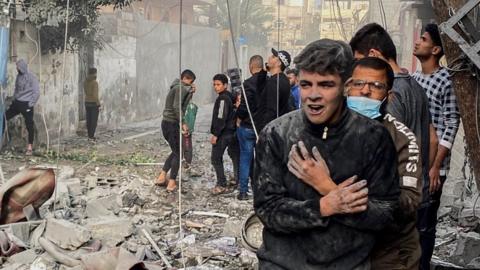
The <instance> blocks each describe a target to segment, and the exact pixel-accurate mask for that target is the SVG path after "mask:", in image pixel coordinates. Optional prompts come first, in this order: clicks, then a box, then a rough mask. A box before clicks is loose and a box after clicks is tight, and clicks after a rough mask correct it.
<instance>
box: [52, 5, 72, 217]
mask: <svg viewBox="0 0 480 270" xmlns="http://www.w3.org/2000/svg"><path fill="white" fill-rule="evenodd" d="M69 12H70V0H67V13H66V16H65V40H64V43H63V65H62V66H63V67H62V89H61V90H62V93H61V99H60V123H59V125H58V143H57V161H56V167H57V169H58V162H59V160H60V144H61V138H62V120H63V95H64V91H65V67H66V61H67V41H68V17H69ZM57 181H58V179H57V177H55V192H54V193H55V194H54V199H53V212H54V213H55V210H56V209H57V208H56V207H57V189H58V186H57V184H58V182H57Z"/></svg>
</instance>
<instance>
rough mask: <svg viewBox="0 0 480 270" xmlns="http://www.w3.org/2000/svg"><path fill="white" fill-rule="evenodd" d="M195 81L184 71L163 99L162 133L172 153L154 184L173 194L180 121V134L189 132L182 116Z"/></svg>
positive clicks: (193, 76) (178, 157)
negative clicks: (165, 186) (164, 187)
mask: <svg viewBox="0 0 480 270" xmlns="http://www.w3.org/2000/svg"><path fill="white" fill-rule="evenodd" d="M195 79H196V76H195V73H193V72H192V71H191V70H189V69H186V70H184V71H183V72H182V74H181V75H180V79H175V80H174V81H173V83H172V85H171V86H170V90H169V91H168V94H167V97H166V99H165V108H164V110H163V120H162V133H163V137H164V138H165V140H167V142H168V145H169V146H170V149H171V150H172V152H171V153H170V155H169V156H168V158H167V160H166V161H165V164H164V165H163V168H162V171H161V172H160V175H159V176H158V178H157V180H156V181H155V184H156V185H158V186H164V185H167V192H173V191H175V190H176V189H177V182H176V178H177V174H178V169H179V167H180V158H181V153H180V121H181V124H182V134H186V133H189V132H190V131H189V129H188V125H187V124H186V123H185V120H184V116H185V111H186V110H187V106H188V104H189V103H190V101H191V100H192V95H193V93H194V92H195V85H194V84H193V82H194V81H195ZM180 103H181V104H180ZM168 172H170V175H169V177H168V179H167V173H168Z"/></svg>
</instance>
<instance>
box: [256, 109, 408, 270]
mask: <svg viewBox="0 0 480 270" xmlns="http://www.w3.org/2000/svg"><path fill="white" fill-rule="evenodd" d="M325 128H326V126H323V125H313V124H312V123H310V122H309V121H308V119H307V118H306V116H305V115H304V113H303V111H302V110H297V111H294V112H291V113H289V114H286V115H284V116H282V117H281V118H279V119H276V120H274V121H272V122H271V123H270V124H269V125H267V126H266V128H265V129H264V130H263V131H262V133H261V135H260V139H259V142H258V143H257V150H256V154H257V156H256V160H255V166H256V167H255V168H256V169H255V175H254V180H253V191H254V208H255V212H256V214H257V215H258V216H259V217H260V219H261V220H262V222H263V224H264V225H265V228H264V231H263V245H262V246H261V248H260V249H259V251H258V254H257V255H258V257H259V259H260V261H261V264H260V265H262V262H266V263H267V264H269V265H271V264H273V265H276V266H277V267H278V268H279V269H305V270H308V269H345V270H347V269H368V258H369V254H370V252H371V250H372V247H373V245H374V244H375V234H376V232H378V231H379V230H381V229H382V228H384V227H385V226H386V225H387V224H389V223H391V222H392V219H393V217H392V214H393V212H394V210H395V208H396V207H397V205H398V198H399V179H398V172H397V155H396V151H395V146H394V144H393V141H392V139H391V137H390V134H389V133H388V131H387V130H386V129H385V128H384V127H383V126H382V124H380V123H378V122H377V121H374V120H370V119H368V118H366V117H363V116H361V115H359V114H357V113H355V112H352V111H350V110H348V109H345V110H344V112H343V113H342V116H341V119H340V121H339V122H338V123H336V124H335V125H329V126H328V127H327V128H328V130H327V134H326V135H327V136H326V139H322V137H324V136H323V135H324V133H325ZM300 140H301V141H303V142H305V145H306V147H307V148H308V149H311V148H312V147H313V146H317V147H318V149H319V151H320V152H321V154H322V156H323V157H324V158H325V161H326V162H327V165H328V168H329V169H330V173H331V177H332V179H333V180H334V181H335V182H336V183H337V184H339V183H341V182H343V181H344V180H346V179H347V178H349V177H351V176H353V175H358V176H359V179H366V180H367V181H368V189H369V194H368V195H369V197H368V199H369V203H368V210H367V211H365V212H363V213H359V214H355V215H336V216H332V217H322V215H321V213H320V204H319V200H320V197H321V195H319V194H318V193H317V192H316V191H315V190H314V189H313V188H311V187H310V186H308V185H306V184H304V183H303V182H302V181H301V180H299V179H297V178H296V177H295V176H294V175H293V174H291V173H290V172H289V171H288V168H287V162H288V153H289V151H290V148H291V146H292V145H293V144H294V143H297V142H298V141H300Z"/></svg>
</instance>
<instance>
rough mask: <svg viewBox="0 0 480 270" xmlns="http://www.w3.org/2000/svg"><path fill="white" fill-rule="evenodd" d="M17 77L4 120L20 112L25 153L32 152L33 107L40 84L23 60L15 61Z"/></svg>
mask: <svg viewBox="0 0 480 270" xmlns="http://www.w3.org/2000/svg"><path fill="white" fill-rule="evenodd" d="M17 71H18V75H17V79H16V80H15V90H14V93H13V98H14V99H13V102H12V104H11V105H10V107H9V108H8V110H7V111H6V112H5V118H6V120H7V121H8V120H10V119H12V118H13V117H15V116H17V115H18V114H22V116H23V118H24V119H25V125H26V127H27V131H28V146H27V151H26V153H25V154H26V155H27V156H30V155H32V153H33V140H34V136H35V134H34V132H35V128H34V126H35V123H34V121H33V108H34V107H35V104H36V103H37V101H38V98H39V97H40V86H39V83H38V79H37V77H36V76H35V75H34V74H33V73H32V72H30V71H29V70H28V65H27V62H25V60H23V59H20V60H18V61H17Z"/></svg>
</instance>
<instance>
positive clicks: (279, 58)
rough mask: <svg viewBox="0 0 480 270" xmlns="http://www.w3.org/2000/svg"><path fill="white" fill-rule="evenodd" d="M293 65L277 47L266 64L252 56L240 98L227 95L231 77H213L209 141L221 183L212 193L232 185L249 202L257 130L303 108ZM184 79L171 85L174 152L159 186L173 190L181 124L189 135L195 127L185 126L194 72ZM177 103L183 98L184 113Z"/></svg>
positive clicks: (166, 128) (168, 128)
mask: <svg viewBox="0 0 480 270" xmlns="http://www.w3.org/2000/svg"><path fill="white" fill-rule="evenodd" d="M290 62H291V57H290V54H289V53H288V52H286V51H277V50H275V49H272V55H271V56H270V57H269V58H268V61H267V63H265V66H264V61H263V58H262V57H261V56H260V55H255V56H252V57H251V58H250V62H249V71H250V73H251V77H250V78H248V79H246V80H245V81H244V83H243V89H244V91H242V93H241V94H239V95H235V94H233V93H232V91H229V78H228V77H227V76H226V75H224V74H216V75H215V76H213V78H212V86H213V89H214V91H215V93H216V94H217V98H216V100H215V103H214V106H213V111H212V121H211V128H210V133H211V138H210V143H211V144H212V152H211V164H212V166H213V168H214V169H215V173H216V177H217V181H216V186H215V187H214V188H213V190H212V194H214V195H219V194H224V193H227V192H231V189H229V184H231V186H238V191H239V193H238V196H237V198H238V199H239V200H248V198H249V196H248V193H249V179H250V178H251V175H252V169H253V162H252V161H253V158H254V147H255V144H256V141H257V137H258V132H260V130H262V129H263V128H264V127H265V126H266V125H267V124H268V123H269V122H271V121H272V120H274V119H276V118H278V117H279V116H282V115H284V114H285V113H288V112H290V111H292V110H295V109H298V108H299V106H300V105H299V104H300V103H299V95H298V93H299V92H298V84H297V81H296V75H297V73H296V71H294V70H291V72H292V74H293V75H294V76H295V78H293V77H292V76H290V77H291V78H290V79H289V78H288V77H287V75H286V74H285V70H286V69H287V67H288V66H289V65H290ZM180 77H181V78H180V80H178V79H177V80H176V81H175V82H174V83H173V84H172V87H170V90H169V92H168V94H167V98H166V100H165V109H164V112H163V120H162V132H163V135H164V137H165V139H166V140H167V141H168V143H169V145H170V147H171V150H172V152H171V154H170V155H169V157H168V158H167V161H166V162H165V164H164V166H163V168H162V171H161V172H160V175H159V176H158V178H157V180H156V184H157V185H160V186H162V185H166V186H167V191H169V192H171V191H174V190H175V189H176V186H177V185H176V176H177V172H178V169H179V164H178V163H179V160H180V158H181V156H182V155H181V154H180V147H179V144H180V141H179V127H180V121H181V123H182V127H183V128H182V133H183V134H185V133H189V130H190V129H191V128H188V127H186V125H185V121H186V119H185V117H186V115H187V114H188V110H187V108H188V105H189V104H192V102H191V99H192V95H193V93H194V92H195V86H194V81H195V74H194V73H193V72H192V71H190V70H185V71H183V72H182V74H181V76H180ZM180 81H181V83H182V84H181V86H180V83H179V82H180ZM291 82H292V84H291ZM180 89H181V90H180ZM294 90H295V91H294ZM179 93H181V94H179ZM179 99H181V110H180V109H179V108H180V100H179ZM247 102H248V104H247ZM190 144H191V143H190ZM225 151H227V153H228V155H229V156H230V158H231V160H232V164H233V171H234V181H231V183H229V182H228V181H227V178H226V176H225V170H224V162H223V155H224V153H225ZM185 161H186V164H190V163H191V158H190V161H188V160H185ZM168 172H170V174H169V175H167V173H168ZM167 176H168V177H167Z"/></svg>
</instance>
